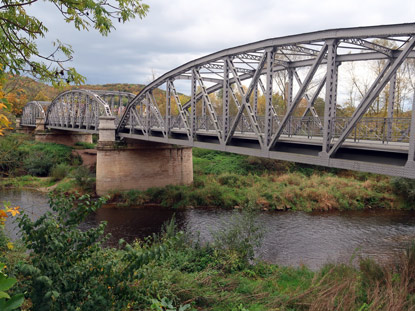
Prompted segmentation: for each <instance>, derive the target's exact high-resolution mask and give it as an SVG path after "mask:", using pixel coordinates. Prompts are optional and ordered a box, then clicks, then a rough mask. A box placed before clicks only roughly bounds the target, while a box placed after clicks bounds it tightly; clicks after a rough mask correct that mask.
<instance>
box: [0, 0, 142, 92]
mask: <svg viewBox="0 0 415 311" xmlns="http://www.w3.org/2000/svg"><path fill="white" fill-rule="evenodd" d="M35 2H37V0H32V1H16V0H12V1H7V2H2V5H1V6H0V30H1V31H0V47H1V48H0V63H1V64H3V66H4V67H5V70H7V71H10V72H11V73H12V74H20V73H22V72H26V73H29V74H31V75H32V76H34V77H36V78H39V79H41V80H43V81H48V82H52V83H53V84H54V85H65V84H69V83H71V82H74V83H75V84H80V83H82V82H84V79H85V78H84V77H83V76H81V75H80V74H78V73H77V71H76V70H75V69H74V68H71V67H68V68H65V67H64V63H65V62H66V61H68V60H70V59H71V58H72V54H73V50H72V48H71V46H69V45H66V44H64V43H62V42H61V41H60V40H56V41H55V42H53V46H54V49H55V50H54V51H53V52H52V53H50V55H49V56H47V55H43V54H42V53H41V52H39V50H38V47H37V42H36V40H37V39H38V38H41V37H44V35H45V33H46V32H47V31H48V29H47V27H46V26H45V24H44V23H43V22H42V21H41V20H39V19H37V18H36V17H34V16H30V15H29V14H28V13H27V11H26V10H25V7H26V6H29V5H33V3H35ZM49 2H51V3H52V4H54V5H55V6H56V8H57V10H58V12H59V13H61V14H62V17H63V19H64V20H65V21H66V22H68V23H73V24H74V26H75V28H76V29H78V30H88V29H89V28H95V29H96V30H98V31H99V33H100V34H102V35H104V36H105V35H108V33H109V32H110V31H111V30H112V29H114V25H113V21H114V20H118V22H123V23H124V22H126V21H128V20H130V19H133V18H135V17H136V16H138V17H140V18H142V17H144V16H145V15H146V13H147V11H148V5H146V4H142V3H141V0H117V1H115V3H108V2H106V1H89V0H82V1H77V2H73V1H68V0H64V1H56V0H49ZM51 64H55V66H51Z"/></svg>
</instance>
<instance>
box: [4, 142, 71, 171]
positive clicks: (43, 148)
mask: <svg viewBox="0 0 415 311" xmlns="http://www.w3.org/2000/svg"><path fill="white" fill-rule="evenodd" d="M28 137H29V136H27V135H19V134H10V135H8V136H5V137H0V150H1V151H0V171H1V172H2V174H4V175H10V174H15V175H25V174H30V175H35V176H48V175H49V174H50V172H51V169H52V167H54V166H56V165H57V164H60V163H67V164H70V163H71V162H72V161H73V156H72V149H71V148H70V147H68V146H64V145H59V144H54V143H41V142H36V141H31V140H29V138H28Z"/></svg>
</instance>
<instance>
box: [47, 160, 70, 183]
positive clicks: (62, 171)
mask: <svg viewBox="0 0 415 311" xmlns="http://www.w3.org/2000/svg"><path fill="white" fill-rule="evenodd" d="M70 169H71V167H70V166H69V165H68V164H66V163H61V164H58V165H55V166H54V167H53V168H52V171H51V174H50V176H51V177H52V179H53V180H54V181H58V180H62V179H64V178H65V177H66V176H67V175H68V173H69V171H70Z"/></svg>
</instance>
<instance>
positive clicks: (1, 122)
mask: <svg viewBox="0 0 415 311" xmlns="http://www.w3.org/2000/svg"><path fill="white" fill-rule="evenodd" d="M3 83H4V72H3V66H2V64H0V136H2V135H4V131H5V130H6V129H9V128H10V126H11V122H10V120H9V119H8V118H7V113H8V111H9V107H8V105H7V99H6V96H5V94H4V92H3Z"/></svg>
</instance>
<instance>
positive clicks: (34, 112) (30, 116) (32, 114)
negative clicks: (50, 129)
mask: <svg viewBox="0 0 415 311" xmlns="http://www.w3.org/2000/svg"><path fill="white" fill-rule="evenodd" d="M49 105H50V102H46V101H31V102H28V103H27V104H26V105H25V106H24V107H23V111H22V118H21V121H20V124H21V125H23V126H36V119H37V118H43V119H44V120H46V114H45V109H47V107H48V106H49Z"/></svg>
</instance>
